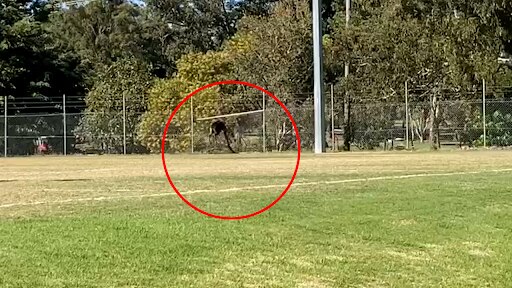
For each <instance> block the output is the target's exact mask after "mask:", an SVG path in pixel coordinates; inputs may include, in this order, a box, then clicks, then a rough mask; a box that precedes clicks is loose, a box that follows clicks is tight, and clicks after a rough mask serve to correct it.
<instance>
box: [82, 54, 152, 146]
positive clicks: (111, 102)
mask: <svg viewBox="0 0 512 288" xmlns="http://www.w3.org/2000/svg"><path fill="white" fill-rule="evenodd" d="M96 78H97V79H95V84H94V86H93V87H92V89H91V91H90V92H89V94H88V95H87V98H86V103H87V109H86V110H85V113H84V116H83V117H82V119H81V121H80V124H79V126H78V127H77V129H76V131H75V133H76V135H77V136H78V137H81V138H83V139H84V140H85V141H87V142H88V143H90V144H91V145H93V146H94V148H99V149H102V150H104V151H107V152H117V153H121V152H122V151H123V125H124V121H123V119H124V114H123V99H124V102H125V103H124V105H125V107H126V121H125V122H126V131H127V135H126V136H127V137H126V140H127V141H126V143H127V150H128V151H127V152H128V153H131V152H133V151H137V150H139V151H140V150H141V149H140V147H139V146H140V145H139V143H138V142H137V128H138V124H139V123H140V120H141V118H142V115H143V113H144V112H145V111H146V109H147V95H146V93H147V90H148V89H149V87H151V84H152V80H151V77H150V75H149V68H148V67H147V65H145V64H144V63H141V62H139V61H138V60H137V59H135V58H125V59H120V60H117V61H116V62H114V63H112V65H110V66H108V67H104V68H102V69H101V70H100V71H98V75H97V76H96Z"/></svg>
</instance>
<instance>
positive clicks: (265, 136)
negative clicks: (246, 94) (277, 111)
mask: <svg viewBox="0 0 512 288" xmlns="http://www.w3.org/2000/svg"><path fill="white" fill-rule="evenodd" d="M266 96H267V95H265V92H263V108H262V110H263V112H262V115H263V117H262V118H263V120H262V121H263V123H262V128H263V132H262V133H263V153H265V152H267V135H266V134H267V131H266V127H265V122H266V120H265V106H266V104H265V97H266Z"/></svg>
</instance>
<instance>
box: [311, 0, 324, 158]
mask: <svg viewBox="0 0 512 288" xmlns="http://www.w3.org/2000/svg"><path fill="white" fill-rule="evenodd" d="M321 10H322V9H321V0H313V66H314V93H315V101H314V102H315V103H314V105H315V153H316V154H321V153H324V152H325V119H324V116H325V102H324V89H323V81H324V79H323V78H324V77H323V71H322V70H323V65H322V12H321Z"/></svg>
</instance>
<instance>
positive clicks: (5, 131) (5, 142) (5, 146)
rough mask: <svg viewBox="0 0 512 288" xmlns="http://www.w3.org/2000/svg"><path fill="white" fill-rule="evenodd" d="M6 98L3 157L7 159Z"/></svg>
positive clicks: (5, 97) (5, 106) (5, 102)
mask: <svg viewBox="0 0 512 288" xmlns="http://www.w3.org/2000/svg"><path fill="white" fill-rule="evenodd" d="M7 97H9V96H4V157H6V158H7Z"/></svg>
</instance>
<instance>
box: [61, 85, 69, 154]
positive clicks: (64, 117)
mask: <svg viewBox="0 0 512 288" xmlns="http://www.w3.org/2000/svg"><path fill="white" fill-rule="evenodd" d="M62 115H63V118H62V122H63V126H64V139H63V140H64V155H67V147H68V145H67V125H66V94H62Z"/></svg>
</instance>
